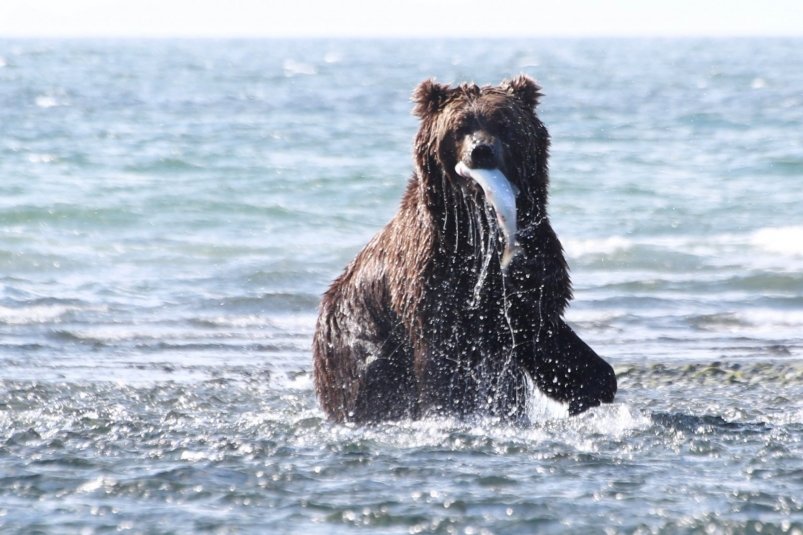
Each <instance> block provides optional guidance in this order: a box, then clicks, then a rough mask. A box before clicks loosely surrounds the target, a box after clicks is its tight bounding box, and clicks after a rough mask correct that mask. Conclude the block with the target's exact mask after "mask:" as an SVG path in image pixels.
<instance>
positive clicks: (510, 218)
mask: <svg viewBox="0 0 803 535" xmlns="http://www.w3.org/2000/svg"><path fill="white" fill-rule="evenodd" d="M455 171H456V172H457V174H458V175H460V176H463V177H466V178H470V179H472V180H473V181H474V182H476V183H477V184H479V186H480V187H481V188H482V191H484V192H485V199H486V200H487V201H488V203H489V204H490V205H491V206H492V207H493V209H494V212H495V213H496V220H497V222H498V223H499V228H500V229H502V234H503V235H504V238H505V250H504V252H503V253H502V260H501V264H502V268H503V269H505V268H507V266H508V265H509V264H510V261H511V260H513V257H514V256H516V253H518V252H519V249H520V247H519V244H518V242H517V240H516V230H517V229H516V191H515V190H514V187H515V186H513V185H512V184H511V183H510V181H509V180H508V179H507V177H506V176H505V175H504V174H503V173H502V171H500V170H499V169H471V168H470V167H469V166H467V165H466V164H464V163H463V162H459V163H458V164H457V165H456V166H455Z"/></svg>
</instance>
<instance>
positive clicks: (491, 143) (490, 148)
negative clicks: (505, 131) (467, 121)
mask: <svg viewBox="0 0 803 535" xmlns="http://www.w3.org/2000/svg"><path fill="white" fill-rule="evenodd" d="M461 152H462V157H461V158H460V161H462V162H463V163H464V164H465V165H466V167H468V168H469V169H500V170H502V168H503V167H504V161H503V160H504V159H503V157H502V144H501V143H500V142H499V139H498V138H496V137H495V136H493V135H491V134H489V133H487V132H485V131H484V130H477V131H475V132H472V133H471V134H469V135H467V136H466V137H465V138H463V147H462V151H461ZM503 172H504V171H503Z"/></svg>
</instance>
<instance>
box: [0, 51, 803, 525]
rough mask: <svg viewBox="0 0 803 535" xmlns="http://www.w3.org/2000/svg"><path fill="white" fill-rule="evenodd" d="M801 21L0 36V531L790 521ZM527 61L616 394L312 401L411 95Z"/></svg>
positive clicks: (801, 385) (575, 258)
mask: <svg viewBox="0 0 803 535" xmlns="http://www.w3.org/2000/svg"><path fill="white" fill-rule="evenodd" d="M801 45H803V43H801V42H800V41H799V40H715V41H702V40H701V41H698V40H658V41H649V40H647V41H635V40H611V41H591V40H587V41H584V40H580V41H571V40H554V41H409V42H401V41H379V42H368V41H152V42H136V41H128V42H101V41H0V531H3V532H4V533H5V532H9V533H14V532H19V533H35V532H54V533H76V532H90V533H91V532H107V531H130V532H184V533H191V532H192V533H194V532H205V531H212V532H221V533H229V532H231V533H241V532H254V533H264V532H276V533H333V532H349V531H352V530H358V529H359V528H363V529H362V531H364V532H369V533H466V534H470V533H535V532H538V533H564V532H577V533H587V532H592V533H593V532H599V533H602V532H623V533H632V532H670V533H677V532H709V533H727V532H736V533H742V532H756V533H758V532H762V533H801V532H803V401H802V400H803V360H801V356H803V334H801V333H803V215H802V214H803V212H801V208H800V207H801V205H802V204H803V193H801V189H800V184H801V181H803V136H801V135H800V131H801V127H802V126H803V71H801V70H800V69H799V68H797V67H796V66H798V65H800V64H803V52H801V51H803V46H801ZM522 71H523V72H527V73H529V74H531V75H533V76H535V77H536V78H538V79H539V80H540V82H541V83H542V85H543V86H544V92H545V93H546V97H545V98H544V99H543V101H542V102H543V103H542V105H541V112H540V113H541V116H542V118H543V119H544V121H545V122H546V124H547V126H548V127H549V128H550V131H551V133H552V136H553V157H552V164H551V168H552V198H551V199H552V200H551V215H552V219H553V224H554V226H555V228H556V230H557V231H558V233H559V235H560V237H561V240H562V242H563V244H564V246H565V247H566V250H567V253H568V256H569V260H570V264H571V267H572V271H573V280H574V283H575V289H576V292H575V293H576V299H575V300H574V301H573V304H572V307H571V309H570V311H569V314H568V319H569V320H570V321H571V323H572V324H573V325H574V326H575V327H576V329H577V331H578V332H579V333H580V334H581V336H582V337H583V338H584V339H585V340H586V341H587V342H588V343H589V344H590V345H591V346H592V347H594V348H595V349H596V350H597V351H598V352H599V353H600V354H602V355H604V356H605V357H606V358H607V359H608V360H609V361H610V362H612V363H613V364H614V366H615V368H616V370H617V373H618V376H619V384H620V392H619V395H618V397H617V401H616V403H614V404H613V405H611V406H606V407H602V408H599V409H595V410H593V411H591V412H589V413H587V414H584V415H582V416H580V417H577V418H567V417H566V416H565V414H564V411H562V409H560V408H557V407H555V406H552V405H550V404H549V403H547V402H545V401H544V400H542V399H536V400H534V402H533V404H532V407H531V411H532V415H533V416H534V420H535V423H534V424H533V425H532V426H531V427H527V428H522V427H512V426H508V425H506V424H502V423H499V422H496V421H493V420H486V419H480V420H472V421H457V420H449V419H431V420H425V421H420V422H399V423H391V424H383V425H378V426H370V427H350V426H341V425H334V424H331V423H328V422H326V421H325V420H324V418H323V416H322V413H321V412H320V410H319V409H318V407H317V404H316V401H315V398H314V394H313V391H312V382H311V376H310V370H311V357H310V340H311V336H312V328H313V322H314V318H315V312H316V306H317V302H318V298H319V295H320V294H321V292H322V291H323V290H324V289H325V288H326V286H327V284H328V283H329V281H330V280H331V279H332V278H334V277H335V276H336V275H337V274H338V273H339V271H340V270H341V269H342V267H343V266H344V265H345V263H346V262H347V261H348V260H349V259H350V258H351V257H352V256H353V255H354V253H355V252H356V251H357V250H358V249H359V247H360V246H361V245H362V244H364V243H365V242H366V241H367V240H368V239H369V238H370V236H371V235H372V234H373V233H374V232H376V230H377V229H378V228H380V227H381V225H382V224H384V222H385V221H387V219H388V218H389V217H390V216H391V215H392V213H393V212H394V210H395V208H396V206H397V203H398V199H399V196H400V193H401V190H402V188H403V187H404V183H405V180H406V177H407V176H409V173H410V170H411V155H410V143H411V139H412V136H413V134H414V132H415V128H416V124H415V120H414V118H413V117H411V116H410V114H409V109H410V103H409V94H410V91H411V90H412V88H413V87H414V86H415V84H416V83H417V82H419V81H420V80H422V79H424V78H427V77H430V76H436V77H437V78H438V79H439V80H442V81H462V80H476V81H479V82H481V83H496V82H498V81H499V80H501V79H502V78H504V77H506V76H510V75H511V74H515V73H518V72H522Z"/></svg>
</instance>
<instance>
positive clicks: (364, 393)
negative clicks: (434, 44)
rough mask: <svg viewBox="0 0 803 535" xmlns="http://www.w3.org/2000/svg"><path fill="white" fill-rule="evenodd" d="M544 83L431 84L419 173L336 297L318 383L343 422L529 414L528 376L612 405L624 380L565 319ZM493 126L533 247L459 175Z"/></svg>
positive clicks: (320, 333) (331, 300)
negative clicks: (542, 112)
mask: <svg viewBox="0 0 803 535" xmlns="http://www.w3.org/2000/svg"><path fill="white" fill-rule="evenodd" d="M539 96H540V93H539V88H538V86H537V85H536V84H535V83H534V82H533V81H532V80H531V79H529V78H527V77H524V76H520V77H517V78H515V79H513V80H510V81H506V82H503V83H502V84H501V85H500V86H498V87H490V86H486V87H482V88H480V87H478V86H476V85H474V84H463V85H460V86H458V87H455V88H450V87H448V86H445V85H441V84H436V83H434V82H432V81H426V82H423V83H422V84H421V85H419V86H418V88H417V89H416V91H415V93H414V95H413V100H414V103H415V108H414V113H415V114H416V115H418V117H419V118H420V119H421V126H420V129H419V131H418V134H417V135H416V138H415V146H414V157H415V172H414V174H413V176H412V178H411V179H410V181H409V183H408V185H407V189H406V191H405V193H404V196H403V198H402V202H401V206H400V207H399V210H398V212H397V213H396V215H395V216H394V217H393V219H391V221H390V222H389V223H388V224H387V225H386V226H385V228H384V229H382V231H381V232H380V233H379V234H377V235H376V236H375V237H374V238H373V239H372V240H371V241H370V243H368V245H366V247H365V248H364V249H363V250H362V251H361V252H360V253H359V254H358V255H357V257H356V258H355V259H354V260H353V261H352V263H351V264H349V266H347V267H346V270H345V272H344V273H343V274H342V275H341V276H340V277H338V278H337V279H336V280H335V281H334V282H333V284H332V286H331V287H330V288H329V290H328V291H327V292H326V294H325V295H324V296H323V300H322V303H321V310H320V316H319V318H318V324H317V327H316V333H315V338H314V342H313V351H314V368H315V369H314V374H315V385H316V390H317V393H318V396H319V399H320V401H321V405H322V407H323V409H324V411H325V412H326V413H327V414H328V415H329V416H330V417H331V418H333V419H334V420H337V421H376V420H386V419H399V418H408V417H410V418H416V417H420V416H423V415H426V414H430V413H444V414H456V415H467V414H475V413H482V414H489V415H494V416H499V417H503V418H506V419H513V420H515V419H521V418H523V417H524V416H525V414H524V413H525V403H526V394H527V390H528V386H527V382H528V379H527V376H529V377H530V378H531V379H532V381H534V383H535V384H536V386H537V387H538V388H539V389H540V390H541V391H543V392H544V393H545V394H547V395H548V396H550V397H552V398H553V399H556V400H558V401H563V402H567V403H569V404H570V412H571V413H578V412H582V411H583V410H585V409H587V408H588V407H591V406H595V405H598V404H599V403H600V402H609V401H612V399H613V396H614V393H615V391H616V379H615V376H614V374H613V370H612V369H611V367H610V366H609V365H608V364H607V363H606V362H605V361H603V360H602V359H601V358H600V357H598V356H597V355H596V354H595V353H594V352H593V350H591V349H590V348H589V347H588V346H587V345H586V344H585V343H583V342H582V340H580V339H579V338H578V337H577V335H576V334H575V333H574V332H573V331H572V330H571V329H570V328H569V326H568V325H567V324H566V323H565V322H564V321H563V319H562V315H563V312H564V310H565V308H566V306H567V303H568V301H569V300H570V299H571V283H570V280H569V275H568V268H567V265H566V261H565V259H564V256H563V251H562V247H561V245H560V242H559V241H558V238H557V236H556V235H555V232H554V231H553V230H552V227H551V226H550V224H549V219H548V217H547V211H546V206H547V186H548V178H547V176H548V175H547V152H548V146H549V136H548V133H547V130H546V128H545V127H544V125H543V123H541V121H540V120H539V119H538V118H537V116H536V114H535V112H534V109H535V106H536V104H537V101H538V98H539ZM478 128H482V129H485V130H489V131H493V132H494V134H495V135H497V136H498V139H499V140H500V141H499V143H500V145H501V152H502V154H501V155H500V169H501V170H502V171H503V172H504V173H505V175H506V176H507V177H508V179H509V180H510V181H511V182H512V183H513V184H514V185H515V186H516V187H517V188H518V189H519V195H518V197H517V211H518V216H517V223H518V225H517V226H518V233H517V236H518V241H519V244H520V246H521V252H520V253H519V254H518V255H517V256H516V257H514V259H513V261H512V262H511V264H510V266H509V267H508V269H507V271H506V272H504V271H503V270H502V269H501V268H500V255H501V252H502V247H503V242H502V240H500V231H499V229H498V228H497V224H496V221H495V219H494V216H493V214H492V212H491V211H490V210H489V207H488V206H487V204H486V202H485V199H484V198H483V196H482V193H481V191H480V189H479V188H478V187H476V186H475V185H473V184H471V183H470V181H466V180H464V179H461V178H460V177H457V176H456V175H455V173H454V171H453V170H454V168H455V165H456V163H457V161H458V159H461V158H465V157H466V156H465V154H464V152H465V151H464V150H463V148H462V147H463V143H462V140H463V139H464V137H463V136H465V134H466V132H471V131H472V129H474V130H476V129H478Z"/></svg>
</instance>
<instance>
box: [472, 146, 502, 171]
mask: <svg viewBox="0 0 803 535" xmlns="http://www.w3.org/2000/svg"><path fill="white" fill-rule="evenodd" d="M496 166H497V162H496V154H495V152H494V148H493V146H492V145H489V144H487V143H478V144H477V145H475V146H474V148H472V149H471V167H472V168H473V169H494V168H495V167H496Z"/></svg>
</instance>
